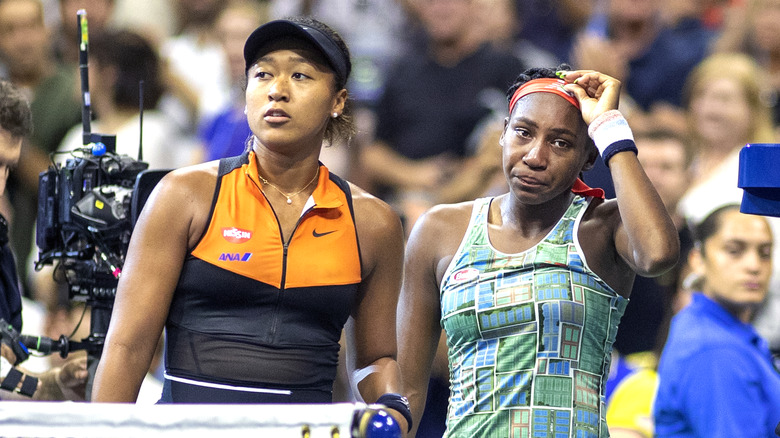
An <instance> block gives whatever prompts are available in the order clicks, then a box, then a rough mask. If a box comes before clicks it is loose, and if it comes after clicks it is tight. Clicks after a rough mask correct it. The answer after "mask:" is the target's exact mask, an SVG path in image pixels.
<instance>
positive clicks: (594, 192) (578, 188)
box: [571, 178, 604, 199]
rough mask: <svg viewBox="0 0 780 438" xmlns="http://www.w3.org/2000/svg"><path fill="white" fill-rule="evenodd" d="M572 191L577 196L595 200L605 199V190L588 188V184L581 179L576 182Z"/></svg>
mask: <svg viewBox="0 0 780 438" xmlns="http://www.w3.org/2000/svg"><path fill="white" fill-rule="evenodd" d="M571 191H572V193H574V194H575V195H582V196H593V197H594V198H601V199H604V190H603V189H599V188H595V189H592V188H590V187H588V185H587V184H585V183H584V182H582V180H581V179H579V178H577V181H574V185H573V186H572V188H571Z"/></svg>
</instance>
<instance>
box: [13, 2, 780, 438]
mask: <svg viewBox="0 0 780 438" xmlns="http://www.w3.org/2000/svg"><path fill="white" fill-rule="evenodd" d="M79 9H84V10H86V11H87V17H88V23H89V38H90V63H89V64H90V65H89V73H90V76H89V81H90V90H91V95H92V106H93V112H94V121H93V125H92V129H93V132H100V133H104V134H115V135H116V136H117V152H118V153H121V154H127V155H130V156H136V155H137V153H138V145H139V142H140V141H141V139H140V138H139V136H140V135H139V134H140V132H141V131H140V129H139V117H140V115H141V114H140V102H139V93H138V82H139V80H140V79H143V80H144V100H143V139H142V142H143V157H144V161H147V162H148V163H149V164H150V167H151V168H157V169H170V168H176V167H180V166H184V165H188V164H194V163H198V162H203V161H208V160H214V159H218V158H222V157H227V156H233V155H238V154H240V153H241V152H242V151H243V150H244V148H245V145H246V142H247V139H248V138H249V136H250V131H249V126H248V125H247V122H246V116H245V114H244V107H245V103H244V95H243V86H244V84H245V73H244V60H243V52H242V50H243V44H244V41H245V39H246V37H247V36H248V35H249V33H250V32H251V31H252V30H254V29H255V28H256V27H257V26H258V25H260V24H261V23H263V22H266V21H268V20H271V19H276V18H283V17H286V16H294V15H312V16H314V17H316V18H318V19H320V20H321V21H323V22H326V23H328V24H329V25H331V26H333V27H334V28H335V29H336V30H337V31H338V32H339V33H340V34H341V35H342V36H343V37H344V38H345V40H346V42H347V43H348V45H349V47H350V50H351V54H352V63H353V74H352V77H351V79H350V83H349V84H348V90H349V92H350V96H351V98H352V99H353V101H352V105H354V109H355V110H356V111H355V114H356V117H357V121H358V127H359V130H358V134H357V136H356V137H355V138H353V139H352V141H351V142H350V143H349V144H333V145H329V146H328V147H327V148H325V149H324V152H323V155H322V157H321V160H322V162H323V163H324V164H325V165H327V166H328V167H329V168H330V169H331V170H332V171H333V172H334V173H336V174H338V175H340V176H342V177H344V178H345V179H348V180H350V181H352V182H354V183H356V184H357V185H359V186H361V187H363V188H365V189H366V190H368V191H369V192H371V193H373V194H374V195H376V196H378V197H380V198H382V199H384V200H386V201H387V202H389V203H390V204H391V205H392V206H394V207H395V208H396V209H397V211H398V212H399V214H400V215H401V217H402V218H403V220H404V225H405V227H406V229H407V231H408V230H409V229H411V226H412V224H413V223H414V221H415V219H416V218H417V217H418V216H419V215H420V214H421V213H422V212H424V211H426V210H427V209H428V208H430V207H431V206H433V205H436V204H440V203H454V202H461V201H465V200H470V199H474V198H477V197H480V196H487V195H494V194H499V193H503V192H504V191H506V186H505V184H506V183H505V179H504V177H503V174H502V168H501V162H500V157H501V155H500V149H499V145H498V137H499V136H500V134H501V130H502V127H503V118H504V117H505V116H506V105H507V102H506V97H505V91H506V88H507V87H508V86H509V85H510V83H511V82H512V81H513V79H514V78H515V76H517V74H519V73H520V72H521V71H522V70H524V69H525V68H528V67H557V66H559V65H561V64H568V66H569V68H571V69H594V70H599V71H601V72H604V73H607V74H609V75H611V76H613V77H616V78H618V79H619V80H620V81H621V82H622V84H623V94H624V95H623V97H622V99H621V108H620V109H621V112H622V113H623V114H624V115H625V117H626V118H627V119H628V121H629V123H630V125H631V127H632V129H633V130H634V133H635V136H636V142H637V146H638V148H639V158H640V161H641V162H642V164H643V166H644V167H645V170H646V172H647V173H648V176H649V177H650V179H651V181H652V182H653V183H654V184H655V185H656V188H657V189H658V191H659V193H660V195H661V197H662V198H663V200H664V203H665V205H666V206H667V208H668V210H669V212H670V213H671V215H672V217H673V218H674V220H675V223H676V224H677V226H678V229H679V231H680V237H681V242H682V243H683V245H682V247H683V254H682V255H681V258H680V263H679V266H678V269H675V270H674V271H672V272H670V273H668V274H667V275H665V276H663V277H660V278H653V279H645V278H641V277H640V278H637V281H636V284H635V287H634V291H633V292H632V295H631V301H630V304H629V306H628V309H627V311H626V315H625V317H624V318H623V321H622V322H621V324H620V331H619V333H618V338H617V342H616V343H615V357H616V359H617V360H615V361H613V375H614V376H615V379H614V381H612V382H611V383H610V385H611V386H610V387H609V391H608V393H610V394H611V389H612V388H613V387H614V386H616V385H617V384H618V382H619V381H620V380H621V378H622V377H623V376H625V375H628V374H630V373H632V372H635V370H637V369H647V368H650V369H652V368H653V367H654V366H655V363H656V360H657V356H658V353H659V352H660V349H662V348H663V343H664V341H665V337H666V327H668V320H669V318H670V317H671V315H673V314H674V313H675V312H676V311H677V310H679V309H680V308H681V307H682V306H684V305H685V304H686V303H687V299H688V298H687V296H688V293H689V292H690V289H691V287H693V286H692V285H695V281H694V280H695V278H691V275H689V272H688V269H687V268H686V263H685V262H686V256H685V253H686V250H687V249H690V246H691V245H692V244H691V238H690V233H689V231H688V230H689V226H690V225H695V224H696V223H697V222H698V221H700V220H701V219H702V218H703V217H705V216H706V215H707V214H708V213H709V212H711V211H713V210H714V209H716V208H717V207H719V206H721V205H724V204H727V203H733V202H737V203H738V202H739V201H740V199H741V190H740V189H738V188H737V174H738V153H739V150H740V149H741V148H742V147H743V146H745V145H746V144H748V143H774V142H777V136H778V133H780V130H778V126H779V125H778V123H780V103H778V93H780V26H778V23H780V0H276V1H274V0H265V1H263V0H145V1H142V2H139V1H133V0H0V76H2V77H4V78H6V79H8V80H10V81H11V82H13V83H14V84H16V85H17V86H18V87H20V88H21V89H22V90H23V91H24V93H26V95H27V97H28V99H29V100H30V102H31V105H32V111H33V123H34V131H33V134H32V136H31V137H30V138H29V139H28V140H27V141H26V142H25V144H24V145H23V149H22V156H21V159H20V162H19V166H18V168H17V169H16V170H15V171H13V172H12V173H11V176H10V179H9V182H8V190H7V196H6V197H5V198H4V199H2V203H1V204H0V212H2V213H3V214H4V215H5V216H6V217H7V218H8V219H9V222H10V230H11V245H12V248H13V250H14V252H15V254H16V257H17V260H18V268H19V273H20V277H21V279H22V283H23V293H24V296H25V298H26V302H25V307H24V308H25V330H24V331H25V332H26V333H34V332H38V333H39V334H45V335H47V336H50V337H53V338H57V337H59V335H60V334H63V333H64V334H71V332H72V330H73V328H74V327H76V325H77V322H78V320H79V319H80V318H81V317H82V313H83V311H82V309H81V308H79V307H77V306H74V304H73V303H71V302H70V300H69V297H68V293H67V288H66V287H64V285H63V284H62V283H61V282H57V281H55V280H56V279H55V278H53V275H52V272H51V270H43V271H40V272H36V271H35V269H33V266H34V262H35V260H36V259H37V256H38V254H37V249H36V247H35V244H34V231H35V217H36V213H37V208H38V207H37V205H38V200H37V197H38V175H39V173H40V172H42V171H44V170H46V169H47V167H48V166H50V165H51V163H52V159H51V158H50V154H52V153H53V152H55V151H68V150H72V149H74V148H78V147H80V146H82V144H81V143H82V141H81V130H82V125H81V114H82V113H81V95H80V84H79V73H78V41H79V35H78V28H77V14H76V13H77V11H78V10H79ZM61 159H62V158H58V160H61ZM584 178H585V181H586V182H587V183H589V184H590V185H591V186H599V187H603V188H605V190H606V191H607V193H608V196H609V194H610V192H611V187H612V182H611V180H610V178H609V172H608V170H607V169H606V167H605V166H604V165H603V163H601V164H600V165H597V166H596V168H595V169H594V170H592V171H590V172H589V173H588V174H586V175H584ZM612 193H614V192H612ZM771 225H772V227H773V231H774V234H775V236H780V224H778V222H777V221H774V220H773V222H772V224H771ZM775 241H780V240H778V239H777V237H776V238H775ZM775 247H776V248H778V247H780V245H775ZM775 254H777V249H775ZM775 260H778V257H775ZM776 265H777V266H776V267H775V275H774V277H773V278H774V280H773V282H772V284H771V287H770V293H769V298H768V299H767V302H766V303H765V305H764V306H763V308H762V309H761V311H760V312H759V314H758V316H757V317H756V319H755V320H754V325H755V326H756V328H757V330H758V331H759V333H760V334H761V335H762V336H763V337H765V338H766V339H767V340H769V342H770V345H771V347H772V349H773V351H775V352H777V351H778V350H780V274H778V270H780V263H776ZM81 327H82V330H84V329H86V327H88V324H84V323H82V326H81ZM76 337H78V335H76ZM440 345H445V347H444V348H446V343H444V342H441V343H440ZM439 356H441V358H442V360H441V361H438V360H437V365H436V368H435V369H436V370H437V371H436V377H435V378H434V380H437V379H438V381H439V386H438V392H437V390H436V387H435V383H436V382H433V383H432V385H433V386H432V388H433V389H432V391H431V395H430V399H432V400H436V397H437V394H438V397H439V399H438V402H437V401H434V402H433V403H431V404H430V406H429V410H430V411H432V413H431V414H430V416H428V420H429V421H431V426H430V428H431V429H430V430H436V427H437V424H443V421H442V422H441V423H440V422H439V420H438V418H442V417H441V415H443V412H444V409H445V408H446V396H447V386H446V385H447V383H446V382H447V368H446V367H447V365H446V354H440V355H439ZM45 360H46V361H47V362H48V361H49V360H53V361H56V360H57V359H55V358H46V359H45ZM42 366H43V367H47V366H49V365H48V364H44V365H42ZM337 393H338V391H337ZM157 394H159V393H157ZM142 395H143V394H142ZM343 397H344V398H345V399H348V394H344V395H343ZM150 400H152V401H154V396H151V397H150ZM442 404H443V406H442ZM608 418H609V417H608ZM425 421H426V419H424V420H423V422H424V423H425ZM610 424H612V423H610ZM421 430H425V426H421ZM420 436H422V435H420Z"/></svg>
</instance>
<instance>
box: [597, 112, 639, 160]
mask: <svg viewBox="0 0 780 438" xmlns="http://www.w3.org/2000/svg"><path fill="white" fill-rule="evenodd" d="M588 135H589V136H590V138H592V139H593V142H594V143H595V144H596V148H598V150H599V153H600V154H601V157H602V158H603V159H604V163H608V161H609V159H610V158H612V156H613V155H615V154H616V153H618V152H623V151H632V152H634V153H637V149H636V144H635V143H634V134H633V132H631V127H630V126H628V122H627V121H626V119H625V118H624V117H623V115H622V114H620V111H618V110H610V111H607V112H605V113H604V114H601V115H600V116H598V117H596V120H594V121H593V122H591V124H590V126H589V127H588Z"/></svg>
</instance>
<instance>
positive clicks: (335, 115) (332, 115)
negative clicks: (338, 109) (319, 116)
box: [330, 113, 339, 119]
mask: <svg viewBox="0 0 780 438" xmlns="http://www.w3.org/2000/svg"><path fill="white" fill-rule="evenodd" d="M330 116H331V117H333V118H334V119H335V118H337V117H338V116H339V113H333V114H331V115H330Z"/></svg>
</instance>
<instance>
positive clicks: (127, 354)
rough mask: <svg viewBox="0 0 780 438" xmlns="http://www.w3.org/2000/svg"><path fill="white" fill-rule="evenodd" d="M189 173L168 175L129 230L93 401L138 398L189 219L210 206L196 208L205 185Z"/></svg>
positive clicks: (181, 255)
mask: <svg viewBox="0 0 780 438" xmlns="http://www.w3.org/2000/svg"><path fill="white" fill-rule="evenodd" d="M193 175H194V173H193V172H191V171H187V172H181V171H174V172H172V173H170V174H168V175H166V176H165V177H164V178H163V179H162V181H160V183H159V184H158V185H157V187H156V188H155V189H154V191H153V192H152V194H151V196H150V197H149V199H148V201H147V203H146V206H145V207H144V209H143V211H142V213H141V215H140V218H139V220H138V222H137V224H136V226H135V229H134V230H133V234H132V237H131V239H130V246H129V248H128V251H127V257H126V260H125V264H124V268H123V272H122V276H121V278H120V280H119V284H118V287H117V295H116V300H115V301H114V308H113V313H112V315H111V323H110V325H109V328H108V333H107V337H106V344H105V347H104V349H103V354H102V357H101V360H100V363H99V365H98V369H97V373H96V376H95V382H94V390H93V394H92V400H93V401H96V402H130V403H134V402H135V401H136V398H137V397H138V390H139V388H140V386H141V382H142V380H143V378H144V376H145V375H146V373H147V371H148V370H149V365H150V363H151V360H152V356H153V355H154V351H155V348H156V346H157V343H158V341H159V339H160V335H161V333H162V329H163V326H164V324H165V320H166V318H167V316H168V310H169V307H170V303H171V299H172V297H173V292H174V289H175V288H176V284H177V282H178V279H179V273H180V272H181V268H182V265H183V263H184V258H185V256H186V253H187V250H188V247H189V242H190V239H191V235H192V225H193V219H194V218H195V217H196V215H197V214H200V215H203V216H205V215H206V214H207V213H208V209H207V210H205V211H198V207H199V206H200V207H201V208H202V205H201V203H199V202H197V200H196V199H197V196H198V194H199V191H201V190H202V189H203V188H204V187H202V186H198V185H197V184H193V182H192V180H193V179H194V178H193ZM209 193H213V186H212V189H211V192H209Z"/></svg>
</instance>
